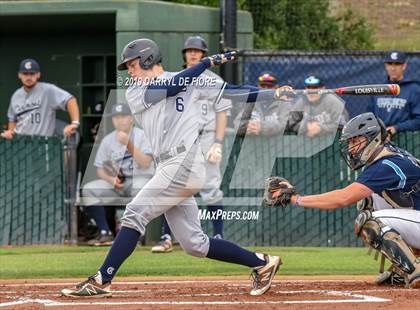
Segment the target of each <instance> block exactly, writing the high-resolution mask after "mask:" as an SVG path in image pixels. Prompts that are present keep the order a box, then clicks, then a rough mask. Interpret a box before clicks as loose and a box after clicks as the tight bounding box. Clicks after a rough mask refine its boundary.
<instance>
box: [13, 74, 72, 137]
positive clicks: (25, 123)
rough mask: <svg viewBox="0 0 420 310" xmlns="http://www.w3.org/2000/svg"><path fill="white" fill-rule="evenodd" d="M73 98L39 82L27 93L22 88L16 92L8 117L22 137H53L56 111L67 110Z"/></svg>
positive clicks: (65, 92)
mask: <svg viewBox="0 0 420 310" xmlns="http://www.w3.org/2000/svg"><path fill="white" fill-rule="evenodd" d="M72 97H73V96H72V95H71V94H70V93H68V92H67V91H65V90H63V89H61V88H59V87H57V86H55V85H53V84H50V83H43V82H38V83H37V84H36V85H35V86H34V87H33V88H32V89H30V90H29V91H26V90H25V89H24V87H23V86H22V87H21V88H19V89H18V90H16V91H15V93H14V94H13V96H12V98H11V100H10V106H9V110H8V112H7V116H8V118H9V122H15V123H16V129H15V132H16V133H17V134H20V135H38V136H52V135H53V134H54V130H55V118H56V110H63V111H64V110H66V104H67V102H68V101H69V99H70V98H72Z"/></svg>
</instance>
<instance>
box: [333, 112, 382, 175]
mask: <svg viewBox="0 0 420 310" xmlns="http://www.w3.org/2000/svg"><path fill="white" fill-rule="evenodd" d="M387 135H388V134H387V131H386V127H385V125H384V123H383V122H382V120H381V119H379V118H376V117H375V115H373V113H370V112H368V113H363V114H360V115H358V116H356V117H354V118H352V119H351V120H349V121H348V122H347V124H346V125H345V126H344V128H343V132H342V134H341V137H340V152H341V156H342V157H343V159H344V160H345V161H346V163H347V165H348V166H349V167H350V168H351V169H352V170H357V169H360V168H362V167H363V166H365V165H366V164H367V163H368V160H369V159H370V157H371V156H372V154H373V153H374V152H375V150H376V149H377V148H378V147H379V146H381V145H383V144H384V142H385V139H386V137H387ZM357 137H364V138H365V139H358V141H357V142H355V138H357Z"/></svg>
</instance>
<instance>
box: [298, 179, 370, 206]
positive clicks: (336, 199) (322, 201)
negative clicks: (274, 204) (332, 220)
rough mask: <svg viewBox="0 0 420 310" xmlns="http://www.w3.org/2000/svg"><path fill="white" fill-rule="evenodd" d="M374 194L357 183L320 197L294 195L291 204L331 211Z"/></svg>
mask: <svg viewBox="0 0 420 310" xmlns="http://www.w3.org/2000/svg"><path fill="white" fill-rule="evenodd" d="M372 193H373V191H372V190H371V189H369V188H368V187H366V186H365V185H363V184H360V183H357V182H355V183H352V184H350V185H349V186H347V187H345V188H342V189H338V190H334V191H331V192H326V193H323V194H319V195H308V196H300V198H298V197H299V195H293V196H292V198H291V203H292V204H295V205H298V206H299V207H304V208H313V209H325V210H331V209H338V208H344V207H346V206H349V205H351V204H354V203H356V202H358V201H359V200H361V199H363V198H365V197H368V196H370V195H371V194H372ZM298 199H299V201H297V200H298Z"/></svg>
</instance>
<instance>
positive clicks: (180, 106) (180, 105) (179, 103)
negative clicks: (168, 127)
mask: <svg viewBox="0 0 420 310" xmlns="http://www.w3.org/2000/svg"><path fill="white" fill-rule="evenodd" d="M175 108H176V110H177V111H178V112H183V111H184V98H182V97H176V99H175Z"/></svg>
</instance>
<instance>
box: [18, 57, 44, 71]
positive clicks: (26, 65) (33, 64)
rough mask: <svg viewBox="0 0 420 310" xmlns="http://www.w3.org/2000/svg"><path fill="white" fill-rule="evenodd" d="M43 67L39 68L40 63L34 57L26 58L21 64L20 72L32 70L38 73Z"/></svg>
mask: <svg viewBox="0 0 420 310" xmlns="http://www.w3.org/2000/svg"><path fill="white" fill-rule="evenodd" d="M40 71H41V69H40V68H39V64H38V62H37V61H36V60H34V59H30V58H28V59H24V60H22V61H21V62H20V66H19V72H21V73H26V72H28V73H29V72H32V73H37V72H40Z"/></svg>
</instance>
